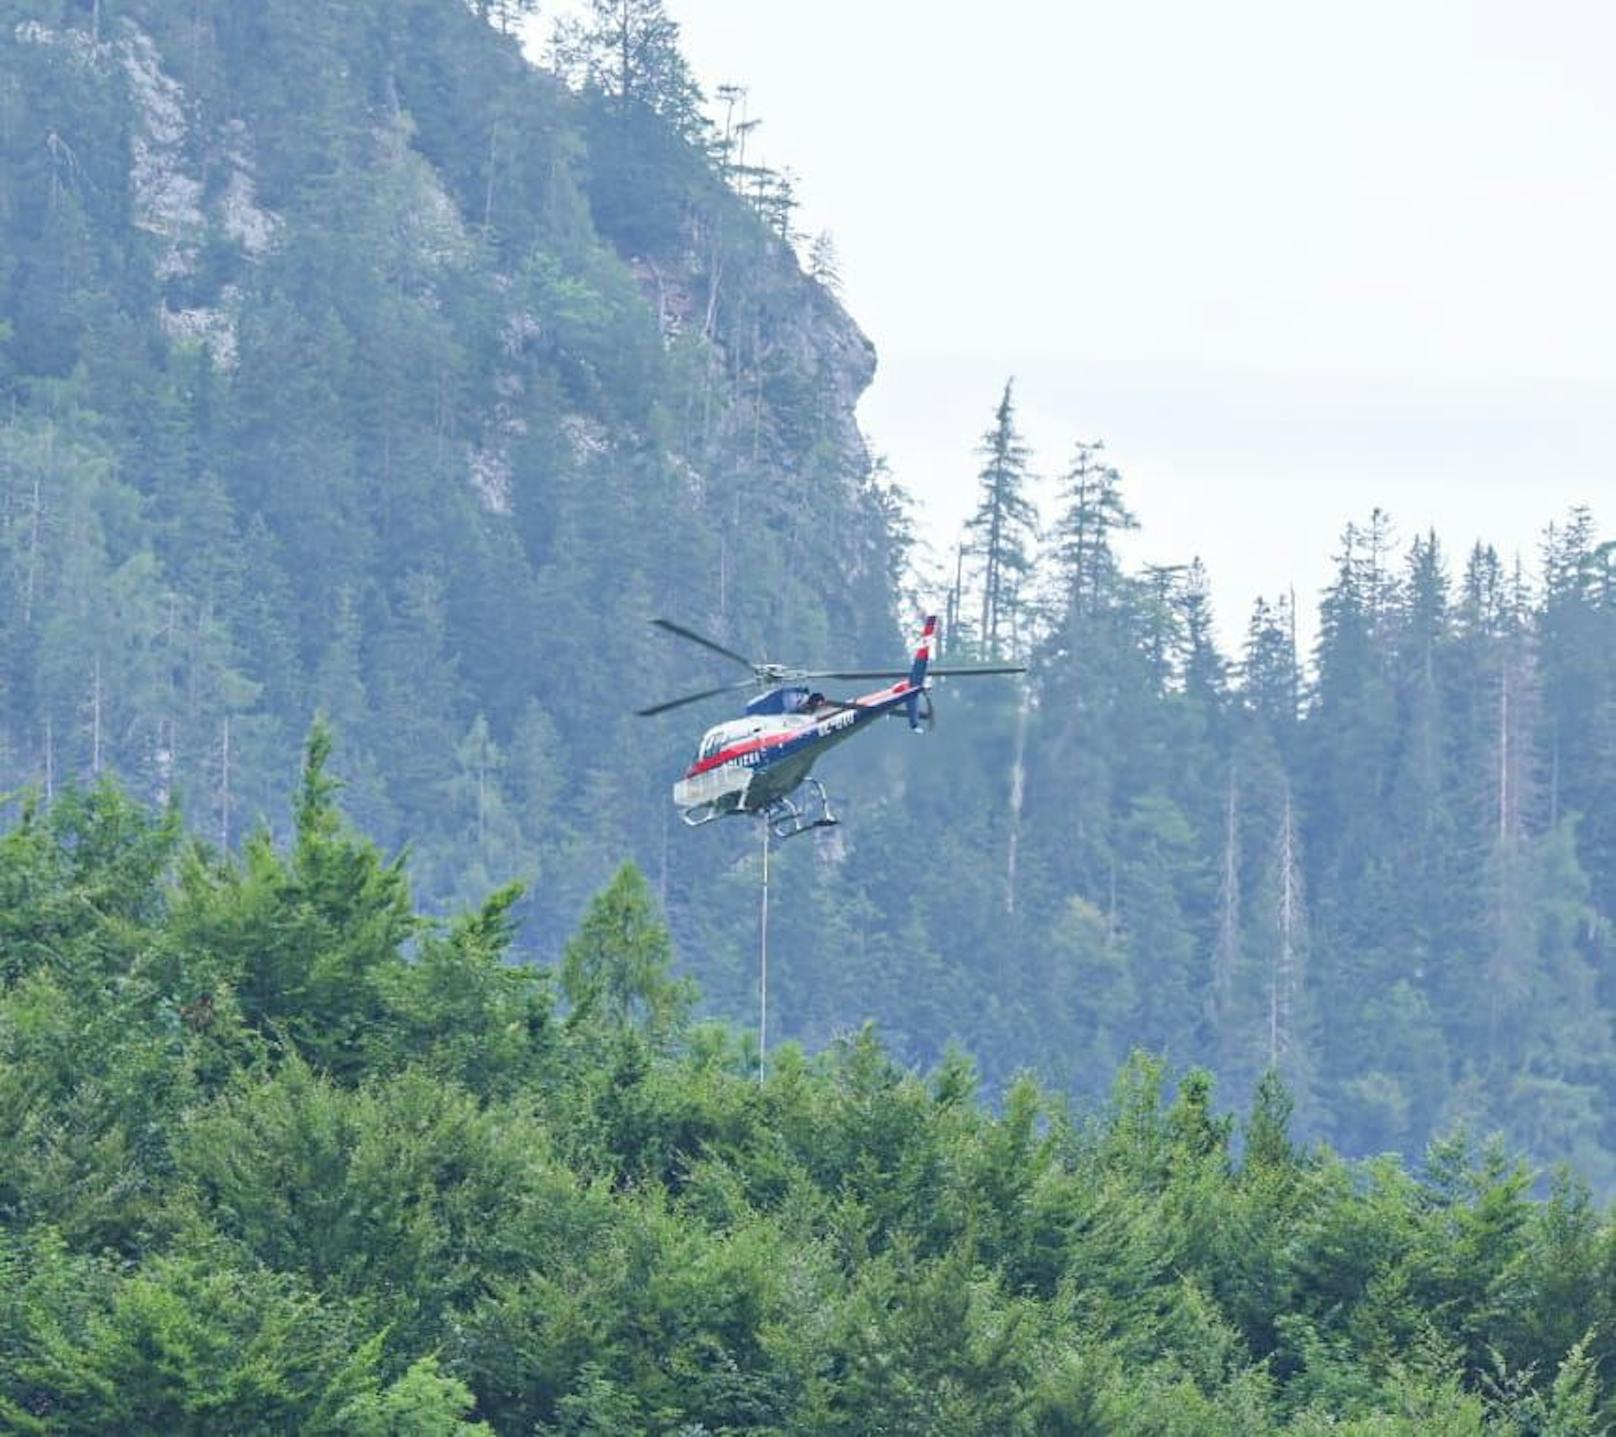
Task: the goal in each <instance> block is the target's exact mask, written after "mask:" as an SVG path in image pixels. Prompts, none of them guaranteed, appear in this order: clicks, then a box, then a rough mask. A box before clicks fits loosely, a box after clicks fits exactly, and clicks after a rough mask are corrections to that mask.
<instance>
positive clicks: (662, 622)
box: [651, 619, 757, 669]
mask: <svg viewBox="0 0 1616 1437" xmlns="http://www.w3.org/2000/svg"><path fill="white" fill-rule="evenodd" d="M651 622H652V623H653V624H655V625H656V626H657V628H659V629H666V630H667V631H668V632H669V633H670V634H677V635H678V636H679V637H680V638H681V639H689V640H690V642H691V643H693V644H700V645H701V646H702V648H704V649H711V650H712V651H713V652H714V653H715V654H722V655H723V656H724V657H725V658H726V659H732V660H733V661H734V662H735V663H738V664H744V665H745V666H746V667H747V668H749V669H755V668H757V665H756V664H754V663H753V662H752V661H751V659H749V658H747V657H746V656H745V655H744V654H738V653H736V652H735V650H734V649H726V648H725V647H724V646H723V645H722V644H720V643H715V642H714V641H713V640H712V639H709V638H707V637H706V636H705V635H703V634H698V633H697V632H696V631H695V630H694V629H687V628H686V627H685V626H684V625H683V624H676V623H674V622H673V620H672V619H652V620H651Z"/></svg>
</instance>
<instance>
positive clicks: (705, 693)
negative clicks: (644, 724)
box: [634, 679, 752, 718]
mask: <svg viewBox="0 0 1616 1437" xmlns="http://www.w3.org/2000/svg"><path fill="white" fill-rule="evenodd" d="M751 687H752V680H751V679H742V680H741V681H740V683H738V684H720V685H719V686H718V687H717V688H716V689H703V690H702V691H701V692H700V693H695V694H684V695H683V696H681V697H680V698H676V699H669V700H668V701H667V702H666V703H660V704H652V705H651V707H650V708H648V709H635V710H634V714H635V717H637V718H650V717H651V716H652V715H653V714H665V713H667V711H668V710H669V709H682V708H683V707H684V706H685V705H686V704H693V703H699V702H700V701H701V700H702V699H710V698H712V697H714V696H715V695H716V694H728V693H734V692H735V690H736V689H749V688H751Z"/></svg>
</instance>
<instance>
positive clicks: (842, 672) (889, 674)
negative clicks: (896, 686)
mask: <svg viewBox="0 0 1616 1437" xmlns="http://www.w3.org/2000/svg"><path fill="white" fill-rule="evenodd" d="M1026 672H1027V666H1026V665H1025V664H968V665H958V664H956V665H953V666H943V665H939V666H937V667H935V668H929V669H927V670H926V677H927V678H933V677H935V678H940V679H949V678H954V679H964V678H970V677H971V676H972V675H973V674H1024V673H1026ZM793 677H794V678H799V679H906V678H908V677H909V670H908V669H813V670H810V671H809V672H808V673H803V674H794V675H793Z"/></svg>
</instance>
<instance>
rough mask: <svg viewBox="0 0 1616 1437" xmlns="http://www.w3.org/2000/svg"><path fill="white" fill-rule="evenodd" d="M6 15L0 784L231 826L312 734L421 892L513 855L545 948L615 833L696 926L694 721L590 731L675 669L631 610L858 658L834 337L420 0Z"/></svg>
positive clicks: (700, 202) (797, 288)
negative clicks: (688, 816) (607, 190)
mask: <svg viewBox="0 0 1616 1437" xmlns="http://www.w3.org/2000/svg"><path fill="white" fill-rule="evenodd" d="M12 17H13V18H11V19H10V20H9V23H8V24H7V25H6V28H5V29H4V30H3V31H0V324H4V325H9V330H10V336H11V338H10V340H9V342H8V343H6V344H4V346H3V347H0V393H3V395H4V397H5V401H6V410H7V413H8V414H9V415H10V416H11V417H10V419H9V420H8V422H7V425H6V428H5V432H4V435H3V436H0V439H3V443H4V446H5V454H6V456H7V461H6V463H5V464H4V465H0V540H3V542H0V584H3V585H5V586H7V591H8V592H10V593H13V594H26V595H27V596H28V599H29V603H28V620H27V623H26V624H25V625H23V626H22V627H21V628H20V629H18V630H16V631H15V632H13V633H11V634H9V635H8V636H7V642H6V645H5V648H4V653H3V654H0V786H5V787H11V786H15V785H16V784H18V783H26V782H30V781H44V782H48V783H49V784H52V785H54V784H58V783H60V782H61V781H63V780H64V779H65V778H66V777H68V776H70V775H73V774H76V773H86V772H91V771H104V770H108V769H111V770H116V771H118V772H120V773H123V774H124V775H126V776H127V777H128V778H129V779H130V780H131V781H132V782H134V783H135V784H136V786H137V787H139V788H142V789H143V790H145V791H147V792H149V793H151V794H159V793H167V792H170V791H172V792H174V793H177V794H179V795H181V796H182V798H183V800H184V802H185V803H186V804H187V806H188V807H189V808H191V809H192V810H194V814H195V816H196V817H197V818H198V819H199V820H201V821H202V822H203V823H204V825H205V826H208V827H210V828H211V829H212V830H213V831H216V832H218V833H219V834H220V835H221V836H222V837H225V838H227V839H234V838H236V837H239V835H240V833H241V831H242V828H243V827H244V826H245V825H247V824H250V823H251V822H252V820H253V818H254V816H255V815H256V814H258V813H260V812H262V813H263V814H265V815H266V816H268V817H269V818H270V819H271V821H276V819H277V815H278V814H279V813H281V812H282V808H281V804H282V800H281V799H280V797H279V795H280V793H281V792H282V789H283V779H284V776H285V775H286V774H287V773H289V772H290V771H292V769H293V767H294V766H295V761H296V747H297V744H298V742H299V738H300V736H301V734H302V733H303V732H304V731H305V729H306V726H307V723H308V721H309V718H310V715H311V714H312V713H313V712H314V711H315V710H316V709H323V710H324V711H325V712H326V713H327V714H328V715H330V716H331V717H332V718H333V720H334V721H335V722H336V724H337V727H338V730H339V734H340V742H339V753H338V759H339V767H341V768H343V770H344V771H345V772H346V774H347V775H348V776H349V778H350V781H351V787H350V794H349V797H350V804H351V806H352V807H353V808H354V809H355V810H356V811H357V813H358V815H359V816H360V817H361V818H362V819H363V820H364V821H365V822H366V823H367V824H369V825H370V826H371V827H372V828H373V829H374V830H375V831H377V832H379V833H380V834H381V835H382V836H384V837H386V838H391V839H394V840H396V841H400V842H402V841H404V840H406V839H408V840H409V841H410V842H411V843H412V845H413V848H414V852H415V860H414V861H415V865H416V869H417V872H418V874H419V877H420V880H421V882H422V883H423V885H424V886H425V887H426V888H427V889H428V891H429V892H431V893H433V894H435V895H438V896H442V897H445V898H447V897H449V896H451V895H454V896H470V895H471V894H473V893H475V892H477V891H479V890H480V889H482V888H485V887H486V886H487V885H488V884H490V883H492V882H493V881H495V880H497V879H498V878H499V877H501V876H505V875H509V874H513V873H514V874H526V875H528V876H530V877H533V876H537V875H542V876H543V881H544V882H545V884H546V885H547V887H548V888H549V890H550V891H551V892H552V893H553V894H554V904H553V914H552V915H551V916H553V920H554V924H555V927H556V928H557V929H560V928H562V927H564V926H565V925H566V923H567V922H569V921H570V918H571V911H572V909H573V908H574V907H575V906H576V904H577V903H578V902H580V901H581V899H582V896H583V895H584V894H585V893H586V892H587V891H588V890H589V889H590V888H591V887H593V886H594V885H595V884H596V883H597V882H598V881H599V880H600V879H601V878H602V877H603V876H604V874H605V871H606V870H607V868H608V867H609V866H610V864H611V863H612V862H614V861H615V860H616V858H617V857H619V856H620V855H621V854H622V853H623V852H625V851H629V852H637V853H639V854H640V855H641V857H642V858H643V859H645V860H646V861H647V863H648V864H649V865H650V866H652V867H654V868H656V869H657V870H658V871H659V875H660V876H661V877H662V878H663V880H664V882H665V884H667V885H668V886H670V887H672V888H674V889H677V888H678V887H679V886H680V885H681V884H687V886H688V887H689V888H690V890H691V901H692V902H707V901H710V899H703V898H702V897H701V895H700V890H701V887H702V884H703V882H704V881H705V880H704V879H703V878H702V877H701V876H700V874H699V872H698V871H697V869H696V868H694V867H692V868H691V869H690V870H689V871H688V872H686V871H684V862H685V860H684V857H683V855H682V854H681V853H680V852H678V851H677V850H675V851H673V852H671V853H670V852H668V851H667V850H666V849H665V848H664V846H663V843H662V839H661V835H662V832H663V829H664V825H665V821H666V818H667V812H666V785H667V781H668V775H669V773H670V772H671V771H672V770H674V769H675V768H677V767H678V766H679V765H680V764H682V762H683V760H684V756H685V755H684V750H685V748H686V747H687V744H688V741H689V735H688V733H686V732H685V731H684V730H683V729H682V728H677V727H675V726H673V725H666V726H661V727H648V726H646V725H644V724H640V723H638V722H637V721H634V720H632V719H631V718H629V717H628V714H629V712H630V711H631V710H632V709H633V708H634V707H635V706H636V704H635V703H634V702H633V700H635V699H636V698H638V697H640V696H641V693H642V686H643V689H651V688H656V689H658V690H660V689H663V688H667V687H669V686H673V685H678V684H681V683H684V682H685V681H686V680H687V679H688V678H689V677H690V675H691V673H692V671H693V669H699V668H700V667H701V663H702V656H701V655H699V654H684V653H674V652H671V651H670V649H669V647H668V646H667V645H665V644H659V643H657V642H655V641H652V640H651V639H650V638H649V637H648V635H647V633H646V627H645V623H644V621H645V618H646V617H647V615H648V614H649V613H653V612H669V613H675V614H680V615H683V616H685V617H686V618H687V619H688V620H690V621H692V622H697V623H704V624H707V625H708V626H710V627H712V628H713V629H714V630H715V631H716V632H718V633H719V634H720V635H721V636H722V637H726V638H728V639H730V640H731V641H732V642H735V643H737V644H744V645H745V646H748V647H751V648H755V649H758V650H759V651H769V652H779V651H780V648H781V646H782V645H783V644H785V643H786V641H787V638H788V637H789V641H790V643H791V645H792V647H793V649H794V652H793V653H792V655H791V657H794V658H795V657H800V658H802V659H805V660H813V659H816V658H831V657H835V658H838V659H841V660H843V661H848V660H853V659H858V660H864V659H873V658H876V657H883V658H884V657H886V656H888V655H889V654H890V652H891V648H892V644H893V642H894V636H895V626H894V623H893V615H892V611H891V595H890V593H889V586H888V573H889V569H890V560H891V541H890V536H889V534H888V531H887V525H886V511H885V509H884V507H883V502H884V501H883V499H882V496H881V495H880V493H879V492H878V491H877V490H876V488H875V487H874V485H873V483H872V480H871V474H870V460H869V455H868V452H867V450H866V447H865V444H864V440H863V437H862V435H861V434H860V433H859V430H858V426H857V421H856V417H855V410H856V405H857V402H858V399H859V396H860V394H861V393H862V392H863V390H864V388H865V387H866V386H867V385H868V383H869V381H870V377H871V375H872V373H873V370H874V363H875V357H874V351H873V348H872V346H871V345H870V342H869V340H868V339H867V338H866V337H865V336H864V335H863V333H862V332H861V331H860V330H859V328H858V326H857V325H856V324H855V323H854V321H853V320H852V319H851V318H850V317H849V316H848V315H847V314H846V312H845V311H844V310H843V309H842V308H841V306H840V305H839V304H838V303H837V302H836V300H835V299H834V298H833V297H832V296H831V295H830V294H829V293H827V292H826V291H825V290H824V289H823V288H821V287H820V286H819V285H817V284H816V283H814V282H813V281H812V280H811V279H810V278H808V277H807V276H806V275H805V274H804V273H803V270H802V268H801V266H800V264H799V262H798V260H797V257H796V255H795V254H794V253H793V252H792V250H791V248H790V247H789V246H788V245H786V244H785V243H784V242H783V241H782V240H781V239H780V238H779V236H778V234H777V233H775V231H774V230H773V229H772V228H771V225H770V224H769V223H767V222H765V220H764V219H763V218H762V217H760V215H759V214H758V213H756V212H755V211H754V209H753V208H752V207H751V206H750V205H749V204H748V203H747V202H746V201H745V200H743V199H742V198H741V197H740V196H738V195H736V194H735V193H733V192H731V191H730V190H729V189H728V188H727V187H726V186H725V184H724V183H723V182H722V179H721V178H720V177H719V176H718V175H717V174H716V173H715V172H714V170H713V169H712V166H711V162H710V160H709V159H708V157H707V156H706V155H705V154H703V153H701V152H700V151H698V150H697V149H695V148H694V147H692V146H690V145H688V144H686V143H685V142H684V141H682V140H679V139H678V138H677V137H676V136H672V135H670V134H667V133H659V132H656V131H655V129H654V127H653V128H652V130H651V131H649V132H648V131H646V130H645V129H644V128H643V127H641V128H639V129H628V128H624V127H623V126H622V125H621V124H620V123H619V122H618V119H619V117H616V116H614V115H612V114H609V113H606V112H605V111H603V110H602V109H601V108H600V107H599V106H598V105H595V104H594V103H593V102H592V101H591V99H590V97H589V96H588V95H578V94H574V93H572V92H570V91H568V89H567V88H566V87H565V86H564V85H563V84H561V83H560V82H559V81H558V80H557V79H556V78H555V77H554V76H552V75H549V74H547V73H545V72H543V71H542V70H538V69H535V68H534V67H533V66H532V65H530V64H527V63H526V62H524V60H523V59H522V58H521V55H520V53H519V52H518V50H517V49H516V47H515V45H514V43H512V42H510V41H509V40H507V39H505V38H504V37H502V36H500V35H498V34H496V33H495V32H494V31H492V30H491V29H490V28H489V27H488V26H486V25H484V24H482V23H480V22H479V21H478V20H477V18H476V16H475V15H474V14H473V13H472V12H471V11H470V9H468V7H465V6H463V5H461V4H458V3H456V0H355V3H353V4H349V5H345V6H342V7H332V6H328V5H324V4H321V3H317V0H271V3H265V4H255V5H241V6H229V7H218V8H209V9H204V10H199V9H198V8H197V7H195V6H194V5H191V4H189V3H181V0H118V2H117V3H112V0H108V2H107V3H104V4H102V5H100V6H97V7H94V8H93V9H91V10H85V9H84V8H83V7H80V6H77V5H74V4H71V3H65V0H18V3H17V4H16V5H14V7H13V9H12ZM648 135H649V138H647V136H648ZM625 171H627V172H630V173H632V174H633V175H634V176H635V178H634V181H633V183H631V184H629V185H628V187H627V188H626V189H621V190H620V191H619V192H618V193H617V195H616V204H617V209H616V210H615V211H613V213H614V214H616V215H617V216H618V222H616V223H609V222H607V221H606V220H605V219H603V217H602V216H603V214H604V213H605V211H604V210H603V209H602V207H601V200H600V196H601V193H602V184H603V182H602V181H601V179H600V176H601V175H602V174H605V173H607V172H611V173H614V174H618V173H621V172H625ZM625 205H626V207H627V208H626V209H625V208H624V206H625ZM655 207H660V212H659V218H658V223H657V225H656V226H647V225H642V224H640V223H639V220H640V218H641V217H642V216H641V210H642V209H644V210H646V211H647V212H649V210H650V209H652V208H655ZM624 214H627V216H628V220H627V221H623V220H622V216H623V215H624ZM646 234H649V235H651V236H652V241H653V242H642V238H641V237H642V236H643V235H646ZM4 332H5V331H4V330H3V329H0V334H4ZM702 676H704V674H703V675H702ZM696 722H697V723H698V724H699V716H698V719H697V720H696Z"/></svg>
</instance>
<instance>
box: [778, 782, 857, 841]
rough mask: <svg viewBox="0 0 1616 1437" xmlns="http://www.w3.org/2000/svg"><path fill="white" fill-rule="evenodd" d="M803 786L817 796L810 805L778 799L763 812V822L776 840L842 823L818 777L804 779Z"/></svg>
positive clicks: (833, 826) (787, 799)
mask: <svg viewBox="0 0 1616 1437" xmlns="http://www.w3.org/2000/svg"><path fill="white" fill-rule="evenodd" d="M804 786H805V787H807V788H811V789H812V790H813V793H814V796H813V798H812V800H810V801H809V802H808V803H806V804H797V803H793V802H792V801H791V800H790V799H789V798H777V799H776V800H775V801H774V802H773V803H771V804H770V805H769V806H768V807H767V808H765V809H764V810H763V811H762V812H763V821H764V822H765V823H767V824H768V825H769V832H770V833H771V834H773V835H774V837H775V838H777V839H780V840H782V841H783V840H785V839H787V838H795V837H796V836H797V835H798V834H799V833H808V832H811V831H812V830H813V829H816V828H835V827H836V825H837V824H838V823H840V822H841V819H839V818H837V817H836V815H835V814H834V813H832V812H831V809H830V795H829V794H828V793H826V792H825V785H824V784H822V783H821V782H820V781H819V780H818V779H817V778H810V779H805V780H804ZM816 809H817V812H816V811H815V810H816Z"/></svg>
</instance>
